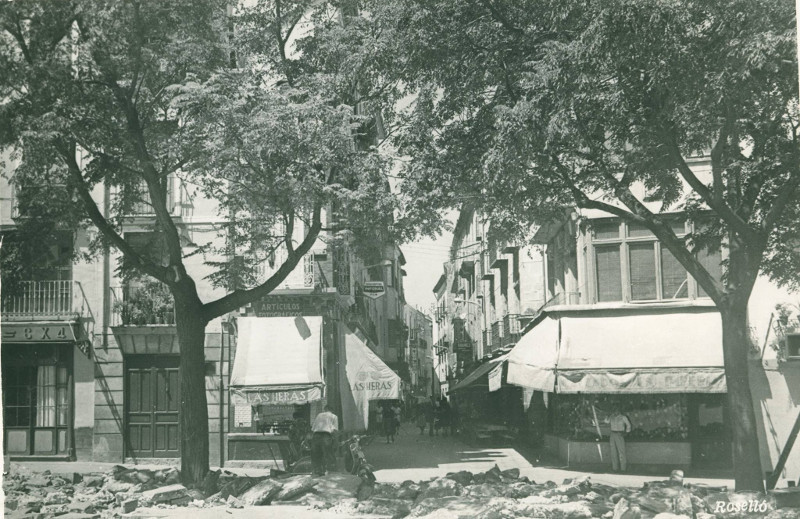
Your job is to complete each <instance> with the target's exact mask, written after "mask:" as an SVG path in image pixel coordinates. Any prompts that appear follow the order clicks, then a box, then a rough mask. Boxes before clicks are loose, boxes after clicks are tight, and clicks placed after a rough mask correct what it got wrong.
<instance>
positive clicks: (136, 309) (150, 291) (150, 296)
mask: <svg viewBox="0 0 800 519" xmlns="http://www.w3.org/2000/svg"><path fill="white" fill-rule="evenodd" d="M111 301H112V318H111V325H112V326H147V325H159V324H160V325H172V324H175V303H174V302H173V300H172V294H170V292H169V289H168V288H167V286H166V285H164V284H163V283H161V282H159V281H155V280H146V281H141V282H136V283H131V284H128V285H122V286H118V287H111Z"/></svg>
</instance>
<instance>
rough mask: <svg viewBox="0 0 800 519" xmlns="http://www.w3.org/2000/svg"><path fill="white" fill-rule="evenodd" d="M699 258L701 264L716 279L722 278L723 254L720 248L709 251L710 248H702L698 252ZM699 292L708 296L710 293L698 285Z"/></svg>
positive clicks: (703, 295)
mask: <svg viewBox="0 0 800 519" xmlns="http://www.w3.org/2000/svg"><path fill="white" fill-rule="evenodd" d="M697 259H698V260H699V261H700V264H701V265H703V267H704V268H705V269H706V270H707V271H708V273H709V274H711V277H713V278H714V279H716V280H720V279H722V265H721V263H722V256H721V254H720V252H719V251H718V250H716V251H713V252H709V251H708V250H705V249H703V250H701V251H699V252H698V253H697ZM697 292H698V295H699V296H700V297H708V294H707V293H706V291H705V290H703V287H701V286H700V285H699V284H698V285H697Z"/></svg>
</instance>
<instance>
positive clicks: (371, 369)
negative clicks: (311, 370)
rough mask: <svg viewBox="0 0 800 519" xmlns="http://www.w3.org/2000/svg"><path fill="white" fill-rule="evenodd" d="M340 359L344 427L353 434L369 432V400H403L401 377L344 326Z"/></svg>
mask: <svg viewBox="0 0 800 519" xmlns="http://www.w3.org/2000/svg"><path fill="white" fill-rule="evenodd" d="M338 328H339V330H338V331H339V341H340V342H339V344H344V349H343V351H342V352H341V353H342V354H341V356H340V358H339V366H341V367H343V371H344V373H341V374H340V375H343V376H340V381H341V382H340V390H341V393H342V420H343V422H344V424H343V427H344V428H345V429H346V430H350V431H359V430H364V429H366V428H367V425H368V423H369V401H370V400H397V399H399V398H400V377H399V376H398V375H397V373H395V372H394V371H392V369H391V368H389V366H387V365H386V363H385V362H383V361H382V360H381V359H380V357H378V356H377V355H376V354H375V352H373V351H372V350H371V349H370V348H369V346H367V342H368V339H367V338H366V337H365V336H364V335H363V334H361V332H359V331H353V330H352V329H350V327H349V326H347V325H346V324H344V323H340V324H339V327H338Z"/></svg>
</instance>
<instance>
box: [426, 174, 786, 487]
mask: <svg viewBox="0 0 800 519" xmlns="http://www.w3.org/2000/svg"><path fill="white" fill-rule="evenodd" d="M695 167H702V164H699V163H698V164H696V165H695ZM461 216H462V218H461V219H459V224H462V225H463V228H467V227H468V225H467V224H466V223H462V221H463V220H466V221H470V219H471V218H472V216H469V215H468V216H466V217H465V213H464V212H462V215H461ZM663 217H664V218H665V219H666V220H668V221H670V222H671V225H672V228H673V231H674V232H675V233H676V234H677V235H678V236H681V235H686V234H688V233H690V232H692V231H693V229H692V227H691V225H692V224H691V223H690V222H687V221H686V219H685V217H684V216H683V215H682V214H680V213H674V214H667V213H664V215H663ZM486 229H487V230H486V233H485V234H484V235H483V241H484V242H485V243H486V244H487V254H486V257H487V258H488V260H487V261H486V263H485V264H486V266H488V267H489V269H487V270H485V271H484V274H483V276H482V277H483V278H484V286H483V292H482V294H483V305H482V306H481V310H482V314H483V315H482V318H483V323H484V324H483V326H484V327H485V328H484V330H486V331H487V332H489V329H488V326H489V325H493V326H494V327H495V328H496V329H497V331H494V332H493V333H486V335H485V336H484V342H483V345H484V346H483V348H484V352H486V351H488V352H493V354H492V353H490V354H489V355H486V356H485V357H484V359H483V360H482V362H478V363H476V364H474V365H473V366H472V367H471V369H468V370H465V373H464V374H463V375H461V376H460V377H459V378H458V382H457V383H456V384H455V385H452V384H451V385H450V392H451V394H453V395H455V396H456V401H457V402H458V403H459V405H461V407H462V410H461V414H462V416H465V415H468V416H469V423H470V424H472V425H470V426H467V425H464V426H463V429H464V432H465V433H467V434H472V435H475V436H477V437H486V435H485V434H484V433H485V431H486V430H489V429H491V430H497V429H498V428H504V429H503V430H504V431H507V432H508V433H509V436H513V437H515V438H517V439H518V440H521V441H524V442H526V443H535V444H538V445H541V446H543V447H544V448H546V449H547V450H548V451H550V453H551V454H552V455H554V456H556V457H559V458H561V459H562V460H563V461H564V462H565V463H567V464H568V465H577V466H586V465H606V464H608V460H609V456H610V452H609V450H608V444H607V442H601V443H600V444H599V445H600V448H598V441H600V440H607V438H608V435H609V428H608V424H607V422H606V419H607V418H608V415H609V413H610V412H611V410H612V409H614V408H615V407H620V408H621V409H622V410H623V412H624V413H625V414H626V415H627V416H628V417H629V419H630V421H631V423H632V425H633V430H632V432H631V434H629V435H628V458H629V463H631V464H634V465H647V466H653V465H665V466H667V465H668V466H671V467H673V468H674V467H677V466H680V467H683V468H686V469H689V470H707V469H714V470H722V471H728V470H730V468H731V466H732V459H731V443H730V438H729V436H728V434H729V428H730V427H729V426H730V420H731V419H732V418H731V414H730V411H729V410H728V408H727V403H726V398H725V393H726V391H727V388H726V380H725V372H724V363H723V358H722V328H721V320H720V318H719V312H718V311H717V310H716V307H715V306H714V304H713V302H712V301H711V300H710V298H708V297H707V295H706V294H705V293H704V291H703V289H702V287H700V286H699V285H698V284H697V283H696V282H695V281H694V279H693V278H692V277H691V276H690V275H689V274H688V273H687V272H686V270H685V269H684V268H683V267H682V266H681V265H680V264H679V263H678V262H677V260H676V259H675V258H674V257H673V256H672V254H671V253H670V252H669V251H668V250H667V249H666V248H665V247H664V246H662V245H661V244H660V243H659V242H658V240H657V239H656V238H655V236H653V235H652V233H650V231H649V230H647V229H646V228H644V227H640V226H636V225H632V224H628V223H625V222H623V221H620V220H619V219H617V218H614V217H612V216H611V215H608V214H604V213H600V212H582V213H578V212H576V213H575V214H574V215H572V216H571V217H565V219H564V220H563V221H562V222H559V223H558V224H557V225H548V226H546V227H543V228H541V229H539V230H538V232H537V233H536V235H535V241H536V242H537V243H538V245H536V246H532V247H540V248H536V251H537V252H535V253H534V255H533V256H531V255H529V256H528V258H530V261H532V263H533V264H534V265H535V267H534V268H532V269H529V270H526V268H525V267H523V266H520V267H519V271H520V272H519V274H518V276H519V277H517V274H515V273H514V271H515V270H517V267H516V266H515V265H517V264H518V262H519V264H520V265H524V261H528V260H524V259H519V258H518V257H515V255H517V254H519V255H520V256H522V257H524V255H522V254H520V252H519V251H522V250H524V247H519V248H515V247H509V246H502V245H501V246H499V247H498V246H497V245H496V244H497V242H498V241H499V240H495V239H494V238H493V236H492V231H491V226H488V227H487V228H486ZM464 235H466V233H463V232H461V233H460V232H459V229H458V226H457V230H456V233H455V237H454V248H455V246H456V245H455V244H456V243H458V247H462V246H465V245H466V246H469V245H468V242H467V241H466V240H465V239H464ZM456 240H460V241H458V242H457V241H456ZM536 253H538V254H539V255H538V256H536V255H535V254H536ZM698 257H699V259H700V261H701V262H702V264H703V265H704V266H705V268H706V269H707V270H708V271H709V272H710V273H711V274H712V275H714V276H716V277H719V276H720V275H721V272H722V268H721V265H722V264H723V263H724V260H725V251H724V249H723V250H722V252H720V251H716V252H708V251H699V252H698ZM456 261H458V259H456ZM461 261H462V265H463V262H464V260H461ZM461 268H462V267H461V266H457V265H455V264H454V266H453V270H454V271H456V272H458V270H460V269H461ZM445 271H446V272H447V268H446V269H445ZM508 273H511V274H510V275H509V277H507V278H506V277H505V276H507V275H508ZM451 279H452V278H451ZM498 285H500V289H499V290H498ZM503 285H507V286H509V287H513V288H514V289H513V290H511V289H505V288H503ZM536 285H538V288H534V289H533V290H531V291H530V292H528V293H529V294H533V296H531V297H530V298H529V299H527V300H526V296H525V295H524V294H525V290H524V287H526V286H533V287H535V286H536ZM444 286H445V278H444V276H443V278H442V279H440V283H439V284H437V288H438V289H439V291H438V292H437V295H438V294H440V293H441V294H442V300H443V301H444V300H446V297H445V295H446V294H444V288H443V287H444ZM460 287H461V288H458V289H456V290H462V292H460V293H458V294H457V295H458V296H460V297H458V298H457V299H456V301H458V300H460V299H461V298H463V299H464V301H465V302H466V301H469V300H470V297H469V291H468V288H467V291H463V290H464V288H465V287H468V285H467V284H466V283H463V284H461V285H460ZM516 287H520V289H519V291H518V290H516ZM476 297H477V300H478V301H480V297H479V296H476ZM492 297H493V299H494V300H493V301H490V298H492ZM451 301H452V299H451ZM526 301H527V302H526ZM487 302H488V304H487ZM796 302H797V296H796V295H795V294H790V293H788V292H786V291H783V290H780V289H778V288H777V287H775V286H774V285H772V284H770V282H769V281H768V280H767V279H759V281H758V283H757V284H756V287H755V289H754V293H753V295H752V297H751V302H750V307H749V316H748V320H749V324H750V327H751V331H752V339H753V351H752V355H751V364H750V367H751V370H750V382H751V388H752V392H753V399H754V406H755V409H756V415H757V419H758V426H759V435H760V447H761V451H762V467H763V469H764V471H765V472H768V471H771V470H772V468H773V467H774V464H775V463H776V460H777V458H778V456H779V454H780V451H781V449H782V448H783V445H784V444H785V442H786V439H787V438H788V436H789V433H790V431H791V429H792V425H793V424H794V422H795V420H796V419H797V416H798V414H799V413H800V399H798V394H797V392H796V391H795V389H794V388H797V387H800V385H798V383H799V382H800V378H799V377H800V355H798V352H800V350H798V349H797V348H796V347H795V346H793V345H794V344H796V343H800V340H798V341H795V339H794V337H795V333H797V330H800V326H798V325H800V322H798V321H797V318H796V317H794V315H795V314H796V312H795V311H794V310H787V309H788V308H789V307H790V306H791V305H792V304H795V305H796ZM780 303H783V304H784V306H779V307H778V309H779V310H776V304H780ZM536 305H538V306H536ZM442 308H444V309H445V310H447V309H448V308H450V309H451V310H450V313H449V315H447V316H446V317H445V320H447V318H448V317H449V320H450V321H453V320H455V322H458V321H459V319H461V318H462V317H461V316H463V314H464V312H463V307H459V306H455V305H451V306H449V307H447V306H444V307H442ZM518 312H519V313H521V315H524V316H525V317H524V318H523V319H521V320H520V321H521V325H520V328H519V330H518V331H517V333H516V334H515V333H514V332H515V330H513V329H512V330H511V333H510V334H506V333H504V332H506V331H507V328H505V327H504V326H502V325H501V324H500V323H502V322H503V320H502V319H500V316H503V315H514V314H516V313H518ZM787 312H788V314H787ZM793 312H794V313H793ZM445 313H447V312H445ZM789 314H791V317H789V316H788V315H789ZM518 315H519V314H518ZM781 315H782V316H783V317H781V318H780V319H781V320H782V322H783V323H791V324H780V325H777V324H776V323H777V322H778V321H779V316H781ZM467 324H468V325H467V326H466V328H467V329H472V328H470V326H469V321H467ZM500 330H502V332H501V331H500ZM474 333H475V332H473V335H474ZM490 337H491V338H490ZM509 338H510V339H511V340H508V339H509ZM498 339H499V346H500V348H499V351H498V347H497V341H498ZM476 350H477V348H474V349H473V351H476ZM507 388H516V389H515V390H514V391H516V393H514V392H513V391H511V390H508V391H509V392H508V393H506V394H505V395H503V392H504V391H507ZM503 406H506V408H505V410H504V411H503V412H500V413H498V412H497V410H498V409H501V408H503ZM462 422H463V420H462ZM482 435H483V436H482ZM798 463H800V454H798V453H797V452H794V453H793V455H791V456H790V458H789V461H788V462H787V466H786V469H785V472H784V475H787V474H788V475H791V474H796V473H797V470H799V469H800V465H798Z"/></svg>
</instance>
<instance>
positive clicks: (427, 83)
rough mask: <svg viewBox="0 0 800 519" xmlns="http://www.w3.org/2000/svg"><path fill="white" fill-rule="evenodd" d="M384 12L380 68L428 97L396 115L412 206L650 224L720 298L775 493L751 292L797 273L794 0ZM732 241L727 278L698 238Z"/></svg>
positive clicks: (737, 462)
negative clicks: (701, 159) (758, 398)
mask: <svg viewBox="0 0 800 519" xmlns="http://www.w3.org/2000/svg"><path fill="white" fill-rule="evenodd" d="M369 9H370V10H371V13H372V18H371V23H372V24H373V31H372V32H373V33H374V34H378V35H380V36H376V37H375V39H376V41H379V42H383V44H382V45H383V46H382V45H381V44H380V43H375V42H368V43H367V44H366V45H367V46H371V47H372V48H375V49H378V50H377V51H376V52H378V54H379V55H377V56H375V58H374V59H373V60H372V61H373V62H374V63H375V64H376V71H375V72H374V74H376V75H379V76H381V77H383V78H384V81H386V82H391V81H394V82H395V84H397V85H399V86H400V88H401V90H402V91H403V92H404V93H405V94H407V95H414V96H416V97H415V100H414V102H413V103H412V105H411V107H410V108H409V109H407V110H406V111H405V112H404V113H402V114H400V115H398V118H397V121H396V128H393V130H394V132H395V136H396V140H395V142H396V143H397V145H398V149H399V151H400V153H401V154H403V155H406V156H408V157H410V159H411V160H410V161H408V162H407V163H406V165H405V167H404V168H403V170H402V173H401V176H402V177H403V179H404V180H403V183H402V187H403V190H404V194H405V196H407V200H406V201H405V203H404V204H403V207H404V209H406V212H405V214H415V213H427V214H429V215H431V216H429V218H435V216H433V215H432V212H433V211H435V210H441V209H442V208H446V207H459V206H461V205H462V204H463V203H464V202H465V201H469V202H471V203H472V204H473V205H474V206H475V207H477V208H479V209H481V210H482V211H484V212H485V213H486V214H487V215H489V216H490V218H491V220H492V223H493V225H494V226H495V227H496V228H499V229H501V230H503V231H504V232H506V233H508V234H509V235H517V236H522V235H525V233H527V232H529V230H530V229H531V226H534V225H541V224H543V223H546V222H549V221H552V220H556V219H560V218H562V217H563V214H564V211H565V209H566V208H573V207H578V208H586V209H599V210H602V211H605V212H607V213H610V214H612V215H616V216H617V217H619V218H621V219H623V220H624V221H627V222H632V223H637V224H641V225H644V226H645V227H646V228H648V229H649V230H650V231H652V232H653V233H654V234H655V235H656V237H658V239H659V240H660V241H661V242H662V243H663V244H664V245H665V246H666V247H667V248H668V249H669V251H670V252H671V253H672V254H673V255H674V256H675V258H677V260H678V261H679V262H680V263H681V264H682V265H683V267H685V268H686V270H687V271H688V272H689V273H690V274H691V275H692V276H693V277H694V278H695V279H696V280H697V282H698V283H699V285H700V286H701V287H702V288H703V290H704V291H705V292H706V293H707V294H708V295H709V296H710V297H711V299H712V300H713V301H714V303H715V304H716V306H717V308H718V309H719V311H720V314H721V318H722V326H723V349H724V363H725V373H726V378H727V383H728V394H727V397H728V403H729V406H730V410H731V412H732V419H731V425H732V441H733V449H734V453H733V460H734V472H735V479H736V488H737V490H763V488H764V485H763V481H762V472H761V465H760V462H759V451H758V444H757V436H756V427H755V425H756V423H755V413H754V409H753V404H752V399H751V394H750V387H749V382H748V378H747V370H748V367H747V359H748V349H749V346H750V345H749V336H748V328H747V304H748V300H749V297H750V294H751V291H752V288H753V285H754V283H755V281H756V278H757V276H758V275H759V272H762V271H763V272H766V273H768V274H769V275H771V276H772V277H773V278H774V279H776V280H779V281H781V282H783V283H788V284H792V285H794V286H797V284H798V279H797V277H796V273H797V271H798V269H797V267H798V265H800V264H798V260H799V259H800V257H798V254H797V246H798V243H799V242H798V228H800V221H798V216H800V213H799V212H798V211H799V210H800V203H799V202H800V196H799V195H800V191H799V190H798V184H800V147H798V128H800V118H799V117H798V116H799V115H800V114H798V99H797V95H798V92H797V56H796V54H795V30H794V25H795V18H794V17H795V13H794V9H793V6H792V5H791V2H784V1H780V0H735V1H733V2H729V1H725V2H722V1H716V0H712V1H703V2H699V1H690V2H672V1H669V0H612V1H610V2H577V3H575V2H566V3H565V2H558V1H552V0H550V1H544V2H529V1H525V0H479V1H455V2H453V1H433V2H419V1H417V0H406V1H402V2H393V3H392V5H391V6H388V5H384V4H383V3H381V2H374V3H372V4H371V6H370V7H369ZM387 42H391V43H387ZM382 48H386V49H388V51H389V52H387V53H384V54H382V53H381V52H382V51H381V49H382ZM396 106H397V105H395V106H394V107H393V106H389V107H387V109H392V108H396ZM698 155H704V156H706V157H707V158H708V159H709V160H710V165H711V166H710V171H708V175H707V176H704V175H702V174H700V173H698V171H697V170H696V168H693V167H692V166H691V162H692V160H691V159H692V158H693V157H696V156H698ZM424 193H428V196H427V197H424V196H423V194H424ZM423 200H424V202H422V201H423ZM667 212H682V213H684V214H685V215H686V216H687V217H688V218H689V219H690V220H692V221H694V222H695V229H696V230H695V232H693V233H691V234H690V235H689V236H687V237H686V239H682V238H678V237H677V236H676V235H675V234H674V233H673V232H672V230H671V229H670V227H669V225H668V223H669V221H668V217H667V216H666V215H665V214H664V213H667ZM720 248H722V249H725V250H726V251H727V259H726V260H725V261H724V262H723V272H724V274H723V276H722V279H715V278H714V277H713V276H712V275H711V274H709V272H708V270H707V269H706V268H705V267H704V265H703V264H702V262H701V261H700V259H699V258H698V252H700V251H703V250H714V249H717V250H718V249H720Z"/></svg>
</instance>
